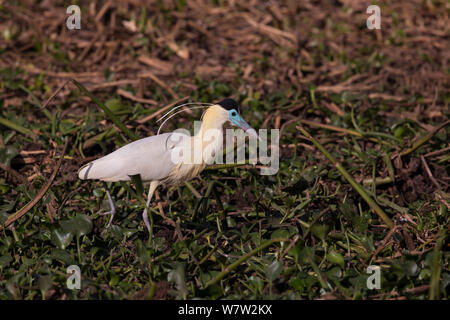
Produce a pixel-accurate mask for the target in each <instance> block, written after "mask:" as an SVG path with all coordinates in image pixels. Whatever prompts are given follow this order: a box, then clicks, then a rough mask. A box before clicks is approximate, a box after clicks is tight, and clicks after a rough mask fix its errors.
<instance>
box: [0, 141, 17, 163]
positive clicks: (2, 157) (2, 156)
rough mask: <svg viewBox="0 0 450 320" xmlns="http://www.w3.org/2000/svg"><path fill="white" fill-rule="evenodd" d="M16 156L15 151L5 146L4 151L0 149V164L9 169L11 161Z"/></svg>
mask: <svg viewBox="0 0 450 320" xmlns="http://www.w3.org/2000/svg"><path fill="white" fill-rule="evenodd" d="M18 154H19V153H18V152H17V149H16V148H13V147H10V146H7V147H6V148H5V149H0V162H1V163H3V164H5V165H7V166H8V167H9V166H10V165H11V160H12V159H14V157H15V156H17V155H18Z"/></svg>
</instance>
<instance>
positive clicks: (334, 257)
mask: <svg viewBox="0 0 450 320" xmlns="http://www.w3.org/2000/svg"><path fill="white" fill-rule="evenodd" d="M327 260H328V261H330V262H331V263H334V264H337V265H338V266H341V268H344V257H343V256H342V254H340V253H339V252H336V251H330V252H328V254H327Z"/></svg>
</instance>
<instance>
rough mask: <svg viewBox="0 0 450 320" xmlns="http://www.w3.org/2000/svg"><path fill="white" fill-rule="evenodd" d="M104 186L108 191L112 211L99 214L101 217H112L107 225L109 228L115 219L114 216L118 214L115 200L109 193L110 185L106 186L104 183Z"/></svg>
mask: <svg viewBox="0 0 450 320" xmlns="http://www.w3.org/2000/svg"><path fill="white" fill-rule="evenodd" d="M104 186H105V190H106V195H107V197H108V202H109V207H110V208H111V210H110V211H108V212H99V213H98V214H99V215H100V216H106V215H108V214H110V215H111V218H110V219H109V222H108V224H107V225H106V228H109V226H111V223H112V221H113V219H114V215H115V214H116V208H115V207H114V202H113V200H112V198H111V194H110V193H109V189H108V185H107V184H106V182H105V183H104Z"/></svg>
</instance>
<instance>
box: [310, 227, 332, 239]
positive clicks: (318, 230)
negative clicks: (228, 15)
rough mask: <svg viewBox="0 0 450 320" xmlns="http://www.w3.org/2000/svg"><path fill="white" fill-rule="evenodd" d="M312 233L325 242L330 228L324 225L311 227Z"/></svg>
mask: <svg viewBox="0 0 450 320" xmlns="http://www.w3.org/2000/svg"><path fill="white" fill-rule="evenodd" d="M311 232H312V234H313V235H314V236H316V237H318V238H319V239H320V240H322V241H325V237H326V235H327V234H328V226H326V225H324V224H315V225H313V226H312V227H311Z"/></svg>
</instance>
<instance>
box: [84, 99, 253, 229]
mask: <svg viewBox="0 0 450 320" xmlns="http://www.w3.org/2000/svg"><path fill="white" fill-rule="evenodd" d="M228 100H231V99H228ZM223 101H225V100H223ZM228 103H230V101H228ZM231 103H232V104H236V102H235V101H234V100H232V102H231ZM236 107H237V104H236ZM229 109H230V107H229V106H228V111H227V109H225V108H224V107H222V106H221V105H213V106H211V107H209V108H208V110H207V111H206V112H205V113H204V115H203V121H202V124H201V128H200V131H199V132H198V133H197V134H196V135H195V136H192V137H190V136H188V137H185V138H186V139H178V138H176V139H171V137H173V135H174V134H175V133H164V134H160V135H156V136H151V137H147V138H144V139H140V140H137V141H134V142H131V143H129V144H127V145H125V146H123V147H121V148H120V149H118V150H116V151H114V152H112V153H110V154H108V155H107V156H105V157H102V158H100V159H97V160H94V161H92V162H90V163H88V164H86V165H84V166H83V167H81V168H80V170H79V171H78V177H79V178H80V179H83V180H86V179H94V180H102V181H106V182H116V181H128V180H130V179H131V176H134V175H137V174H139V175H140V176H141V179H142V181H143V182H144V183H149V184H150V188H149V195H148V199H147V207H148V205H149V203H150V199H151V198H152V195H153V192H154V191H155V189H156V188H157V187H158V186H159V185H160V184H168V185H173V184H177V183H180V182H183V181H187V180H189V179H192V178H193V177H195V176H197V175H198V174H199V173H200V172H201V171H202V170H203V169H204V168H205V167H206V164H207V163H209V160H211V158H212V157H213V156H214V153H215V150H218V149H222V143H223V140H222V139H213V140H211V137H210V136H209V135H208V132H211V131H209V130H216V132H217V131H218V132H219V133H220V137H222V136H223V131H222V126H223V124H224V123H225V122H226V121H231V120H230V115H229V112H233V116H234V117H237V120H236V121H240V122H238V124H239V125H240V126H241V124H242V125H244V126H245V127H246V128H247V129H248V128H250V127H249V126H248V124H247V123H246V122H245V121H244V120H243V119H242V118H241V117H240V116H239V114H238V113H237V111H236V110H235V109H232V110H231V111H229ZM236 109H237V108H236ZM176 134H179V133H176ZM178 141H179V142H178ZM199 141H200V142H201V146H202V148H203V150H204V149H205V148H208V149H209V150H212V151H213V152H211V153H209V155H207V156H206V157H204V156H203V154H202V161H201V162H200V163H195V162H192V161H181V162H174V161H173V157H172V152H173V150H174V148H175V147H180V146H181V147H183V146H182V145H180V144H183V143H189V148H188V149H191V151H192V149H193V148H195V145H198V142H199ZM201 151H202V150H201ZM191 154H192V153H191ZM107 195H108V199H109V202H110V205H111V211H110V212H108V213H110V214H111V215H112V217H113V216H114V214H115V209H114V205H113V202H112V199H111V196H110V195H109V192H107ZM143 216H144V221H145V224H146V226H147V228H148V229H149V230H150V225H149V222H148V214H147V208H146V209H145V210H144V213H143ZM112 217H111V220H110V223H111V221H112Z"/></svg>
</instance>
